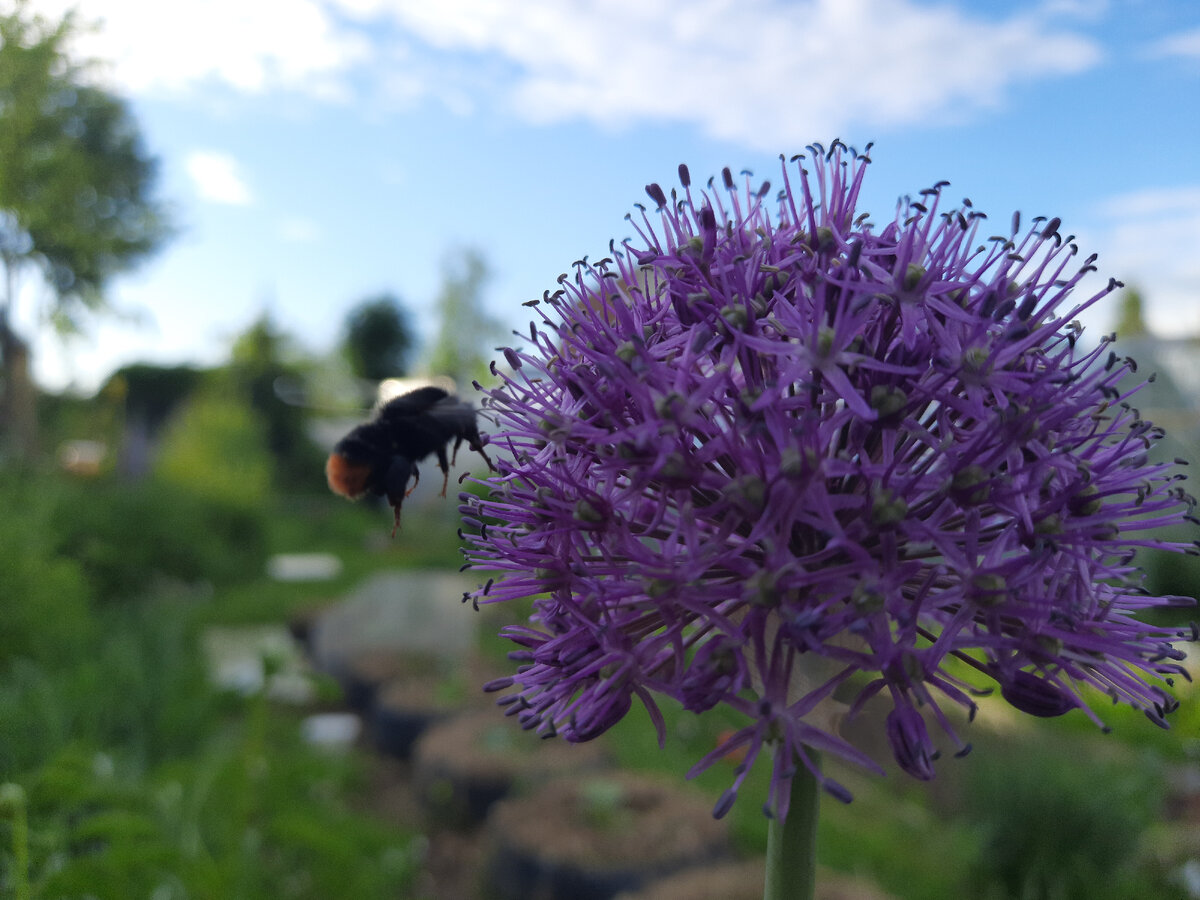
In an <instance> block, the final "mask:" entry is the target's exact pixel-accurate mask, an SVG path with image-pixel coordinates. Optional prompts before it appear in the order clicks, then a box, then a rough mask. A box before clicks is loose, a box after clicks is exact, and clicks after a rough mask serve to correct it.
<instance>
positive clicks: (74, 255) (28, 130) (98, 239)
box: [0, 0, 170, 442]
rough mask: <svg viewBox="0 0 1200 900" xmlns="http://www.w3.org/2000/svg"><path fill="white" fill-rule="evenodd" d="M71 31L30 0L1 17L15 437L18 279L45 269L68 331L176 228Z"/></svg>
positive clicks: (4, 245)
mask: <svg viewBox="0 0 1200 900" xmlns="http://www.w3.org/2000/svg"><path fill="white" fill-rule="evenodd" d="M75 31H76V22H75V19H74V16H73V15H71V14H68V15H66V16H65V17H64V18H62V19H61V20H58V21H56V22H52V21H49V20H47V19H45V18H43V17H42V16H39V15H36V14H33V13H31V12H30V11H29V8H28V4H27V3H26V2H24V0H18V2H17V3H16V4H15V6H14V7H13V8H12V10H11V11H9V12H5V13H0V266H3V269H4V280H3V283H2V284H0V357H2V358H3V367H4V368H3V374H4V392H3V403H2V404H0V426H7V427H10V428H11V427H16V428H17V429H18V430H20V429H23V428H27V427H28V425H27V424H25V425H21V424H17V425H15V426H14V420H19V419H20V418H21V414H20V408H27V407H29V406H30V403H29V400H28V397H27V396H25V397H22V396H21V395H22V394H28V392H29V391H30V390H31V387H30V386H29V380H28V375H27V373H26V372H25V371H24V367H25V366H26V364H27V348H26V345H25V342H24V341H22V340H21V339H20V338H19V336H18V335H17V334H16V333H15V332H14V330H13V325H12V306H13V304H14V302H15V300H16V296H17V293H18V291H17V276H18V274H19V273H20V272H21V271H23V270H26V269H34V270H36V271H37V272H38V274H39V275H40V278H41V281H42V283H43V284H44V286H45V287H46V288H47V289H48V291H49V299H50V302H49V303H48V304H47V305H46V308H47V309H48V311H49V315H50V318H51V320H52V321H53V322H54V324H55V325H56V326H58V327H59V328H71V327H73V326H75V325H76V324H77V321H78V316H79V314H80V313H81V312H82V311H83V310H86V309H95V308H99V307H101V306H103V305H104V291H105V288H106V287H107V285H108V283H109V280H110V279H111V278H112V276H113V275H115V274H117V273H118V272H120V271H122V270H125V269H128V268H130V267H132V266H133V265H135V264H136V263H138V262H140V261H141V260H142V259H144V258H145V257H146V256H147V255H148V254H149V253H151V252H152V251H154V250H155V249H156V248H157V247H158V246H160V244H161V243H162V241H163V240H164V239H165V238H166V236H167V235H168V233H169V231H170V227H169V224H168V216H167V212H166V209H165V207H164V206H163V205H162V204H161V203H160V202H159V201H158V200H157V199H156V198H155V195H154V194H155V188H156V181H157V178H156V175H157V161H156V160H155V159H154V157H152V156H151V155H149V154H148V153H147V152H146V150H145V148H144V146H143V143H142V139H141V135H140V133H139V130H138V127H137V123H136V121H135V120H134V117H133V115H132V114H131V113H130V111H129V108H128V106H127V104H126V103H125V101H124V100H122V99H121V98H119V97H117V96H115V95H113V94H112V93H110V92H108V91H106V90H105V89H104V88H102V87H101V86H100V85H99V84H98V83H97V82H96V81H95V79H94V78H93V73H94V69H93V67H92V66H91V65H89V64H86V63H79V62H76V61H74V60H72V59H71V57H70V56H69V54H68V52H67V45H68V43H69V40H70V38H71V36H72V35H73V34H74V33H75ZM22 442H24V441H22Z"/></svg>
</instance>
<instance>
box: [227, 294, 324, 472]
mask: <svg viewBox="0 0 1200 900" xmlns="http://www.w3.org/2000/svg"><path fill="white" fill-rule="evenodd" d="M305 374H306V372H305V363H304V361H303V359H302V358H301V356H300V354H299V353H298V352H297V351H296V350H295V349H294V348H293V347H292V346H291V341H290V339H289V337H288V336H287V335H286V334H285V333H284V332H283V330H282V329H280V328H279V326H277V325H276V324H275V322H274V321H273V320H272V319H271V317H270V315H268V314H266V313H264V314H263V315H261V316H259V318H258V319H257V320H256V321H255V322H254V323H253V324H251V326H250V327H249V328H248V329H246V331H244V332H243V333H242V334H241V335H239V336H238V337H237V338H235V339H234V342H233V350H232V353H231V354H230V362H229V366H228V368H227V370H226V372H225V373H224V375H222V374H221V373H219V372H218V377H227V378H229V379H230V381H231V383H232V388H233V391H234V393H235V395H236V396H237V397H239V398H242V399H244V400H247V401H249V405H250V409H251V411H252V412H253V413H254V416H255V418H256V420H257V422H258V423H259V427H261V429H262V431H263V433H264V435H265V438H266V443H267V449H268V450H269V451H270V453H271V456H272V458H273V459H274V463H275V467H274V468H275V472H274V474H275V477H276V479H277V481H278V486H281V487H301V486H305V485H309V484H311V483H312V480H313V473H314V472H320V471H321V462H322V454H321V453H320V452H319V451H318V450H317V449H316V447H315V445H314V444H313V443H312V441H311V440H310V439H309V437H308V432H307V430H306V427H307V421H308V409H307V405H306V403H307V392H306V390H305V386H304V382H305Z"/></svg>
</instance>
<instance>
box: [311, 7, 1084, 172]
mask: <svg viewBox="0 0 1200 900" xmlns="http://www.w3.org/2000/svg"><path fill="white" fill-rule="evenodd" d="M335 2H342V3H348V4H352V5H353V7H354V10H355V11H356V12H357V13H358V14H362V13H363V11H364V10H373V11H376V12H378V13H379V14H386V15H388V16H390V17H391V18H392V20H393V21H394V22H395V23H397V24H398V25H399V27H400V28H401V29H403V30H404V31H406V32H408V33H409V34H411V35H413V36H415V37H417V38H419V39H420V40H422V41H423V42H425V44H427V45H429V46H431V47H434V48H437V49H439V50H441V51H444V52H445V53H446V56H447V59H448V60H449V59H452V58H455V55H457V58H459V59H461V58H462V57H463V56H464V54H466V55H474V56H475V57H477V58H478V57H483V58H485V59H491V60H494V59H497V58H498V59H500V60H502V61H504V62H505V63H506V64H507V65H508V67H509V78H508V82H507V83H506V84H502V85H501V90H503V91H505V92H506V93H507V95H508V102H509V103H510V104H511V107H512V108H513V109H514V110H515V111H516V112H517V113H518V114H520V115H521V116H523V117H524V118H526V119H529V120H533V121H561V120H566V119H593V120H597V121H600V122H602V123H606V124H614V125H620V124H626V123H631V122H634V121H660V122H662V121H675V122H690V123H692V124H695V125H696V126H698V127H700V128H701V129H703V130H704V131H705V132H707V133H709V134H711V135H714V136H716V137H720V138H727V139H731V140H736V141H739V142H742V143H747V144H751V145H756V146H761V147H763V148H771V149H777V148H778V147H780V146H790V145H794V144H796V143H798V142H800V143H803V142H807V141H808V140H811V139H813V138H814V137H824V138H829V137H832V136H833V135H835V134H837V133H843V132H845V131H847V130H848V129H849V128H850V127H852V126H861V127H865V128H867V129H869V128H879V127H882V126H889V125H900V124H913V123H919V122H928V121H935V120H937V119H938V118H939V117H945V116H955V117H956V116H961V115H963V114H965V113H969V112H970V111H972V110H975V109H979V108H981V107H983V108H986V107H990V106H994V105H996V104H997V103H999V102H1001V100H1002V99H1003V96H1004V93H1005V91H1006V90H1008V89H1010V88H1011V87H1012V86H1013V85H1015V84H1016V83H1018V82H1020V81H1025V80H1032V79H1036V78H1041V77H1047V76H1052V75H1058V74H1065V73H1071V72H1076V71H1080V70H1082V69H1085V68H1087V67H1089V66H1091V65H1094V64H1095V63H1096V62H1098V60H1099V56H1100V54H1099V50H1098V49H1097V48H1096V47H1095V45H1093V44H1092V43H1091V42H1089V41H1088V40H1086V39H1084V38H1082V37H1079V36H1077V35H1073V34H1070V33H1068V32H1066V31H1063V30H1052V29H1051V28H1050V26H1048V25H1047V24H1046V20H1045V19H1043V18H1039V17H1038V16H1036V15H1034V14H1023V15H1013V16H1011V17H1009V18H1007V19H1004V20H1000V21H994V20H987V19H983V18H978V17H974V16H972V15H970V14H969V13H967V12H965V11H960V10H957V9H955V8H953V7H951V6H949V5H945V4H942V5H938V6H930V5H918V4H916V3H914V2H911V0H808V2H784V0H741V2H736V0H693V2H689V3H682V4H681V3H678V2H675V0H606V2H603V3H599V2H590V3H589V2H571V0H524V2H522V3H521V4H520V5H519V6H517V5H515V4H513V3H506V2H502V0H441V2H439V3H429V2H427V0H373V2H372V3H371V4H364V2H363V0H335ZM384 11H386V13H385V12H384Z"/></svg>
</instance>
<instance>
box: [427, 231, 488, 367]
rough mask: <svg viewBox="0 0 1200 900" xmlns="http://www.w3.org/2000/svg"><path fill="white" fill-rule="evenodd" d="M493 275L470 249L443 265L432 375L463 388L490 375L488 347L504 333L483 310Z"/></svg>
mask: <svg viewBox="0 0 1200 900" xmlns="http://www.w3.org/2000/svg"><path fill="white" fill-rule="evenodd" d="M490 275H491V272H490V270H489V268H488V264H487V261H486V260H485V259H484V257H483V254H481V253H480V252H479V251H478V250H475V249H473V248H469V247H468V248H466V249H463V250H459V251H457V252H455V253H452V254H450V255H449V256H448V257H447V258H446V260H445V262H444V263H443V264H442V289H441V292H440V293H439V294H438V298H437V301H436V304H437V315H438V333H437V337H436V339H435V340H434V342H433V348H432V350H431V351H430V354H429V371H430V373H431V374H433V375H449V376H450V377H451V378H453V379H454V380H455V381H456V382H458V384H459V385H460V386H462V385H464V384H470V383H471V381H472V380H474V379H480V378H484V377H485V376H486V375H487V369H488V362H489V361H490V359H491V354H490V352H489V348H488V344H489V343H491V342H492V341H493V340H495V339H496V337H497V336H498V335H499V334H500V332H501V327H500V323H499V322H498V321H497V320H496V319H494V318H492V317H490V316H488V314H487V313H486V312H485V310H484V308H483V286H484V285H485V284H486V283H487V280H488V277H489V276H490Z"/></svg>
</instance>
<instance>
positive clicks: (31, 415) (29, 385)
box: [0, 319, 38, 460]
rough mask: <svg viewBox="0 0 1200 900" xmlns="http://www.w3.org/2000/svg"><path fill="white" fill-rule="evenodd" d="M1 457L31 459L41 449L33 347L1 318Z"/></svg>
mask: <svg viewBox="0 0 1200 900" xmlns="http://www.w3.org/2000/svg"><path fill="white" fill-rule="evenodd" d="M0 364H2V365H3V374H2V375H0V379H2V380H0V457H2V456H9V457H14V458H16V459H22V460H30V459H32V458H33V456H34V454H35V453H36V452H37V443H38V441H37V391H36V390H35V388H34V385H33V379H32V378H31V377H30V375H29V346H28V345H27V344H26V343H25V342H24V341H23V340H21V338H19V337H18V336H17V335H16V334H15V333H14V332H13V330H12V329H11V328H10V327H9V325H8V322H7V321H6V320H4V319H0Z"/></svg>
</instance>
